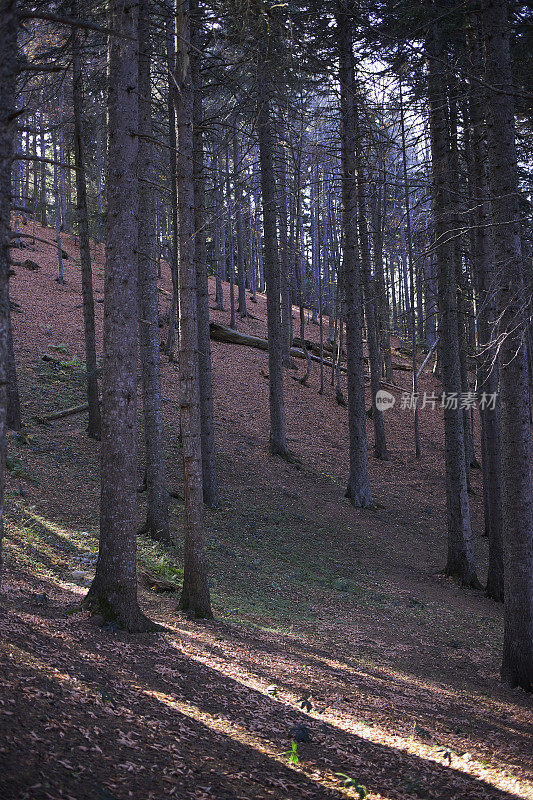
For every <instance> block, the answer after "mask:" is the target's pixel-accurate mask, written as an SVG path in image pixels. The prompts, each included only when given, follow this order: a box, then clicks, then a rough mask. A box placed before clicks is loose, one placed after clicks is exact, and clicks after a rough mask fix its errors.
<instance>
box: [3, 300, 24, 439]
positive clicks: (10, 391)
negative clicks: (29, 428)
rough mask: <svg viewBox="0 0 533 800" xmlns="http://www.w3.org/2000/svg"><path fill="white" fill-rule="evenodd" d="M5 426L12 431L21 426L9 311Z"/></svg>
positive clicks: (17, 429)
mask: <svg viewBox="0 0 533 800" xmlns="http://www.w3.org/2000/svg"><path fill="white" fill-rule="evenodd" d="M6 375H7V427H8V428H9V429H10V430H12V431H19V430H20V429H21V428H22V419H21V415H20V395H19V385H18V379H17V365H16V363H15V348H14V347H13V326H12V325H11V311H9V322H8V331H7V364H6Z"/></svg>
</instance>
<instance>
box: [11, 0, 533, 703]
mask: <svg viewBox="0 0 533 800" xmlns="http://www.w3.org/2000/svg"><path fill="white" fill-rule="evenodd" d="M0 3H1V4H2V5H1V6H0V8H1V9H2V13H3V17H5V19H6V20H8V23H9V24H8V27H7V29H6V30H7V31H8V34H9V35H8V34H6V35H7V39H6V41H7V43H8V44H7V47H5V48H4V49H3V51H2V62H1V63H2V69H4V70H5V75H6V79H5V80H4V81H2V86H1V87H0V91H1V98H2V104H3V105H2V109H1V113H2V115H3V116H2V125H3V127H2V129H1V131H0V139H1V147H2V148H3V149H2V150H1V152H0V155H1V157H2V159H3V161H2V165H3V166H2V170H4V171H3V172H2V181H3V182H2V185H1V189H0V193H1V202H2V204H3V205H2V225H3V226H4V227H3V228H2V229H0V234H1V236H3V237H4V238H3V239H2V240H1V241H0V246H2V247H4V250H2V259H3V260H2V262H1V264H0V281H3V283H2V284H1V286H0V354H3V358H2V360H1V366H0V406H1V409H4V410H5V402H4V401H5V397H4V395H5V384H6V381H7V383H8V385H9V389H10V391H9V392H8V402H7V421H8V424H11V425H12V426H13V427H17V426H19V425H20V413H19V411H18V410H17V403H16V400H17V394H16V391H15V387H16V371H15V362H14V355H13V352H14V350H13V341H12V337H11V328H10V320H9V303H8V294H7V279H8V276H9V269H10V267H9V261H8V256H7V252H8V251H7V248H8V247H9V246H10V240H8V235H9V233H8V228H9V225H8V222H7V221H6V220H7V219H8V217H9V208H10V206H9V203H10V200H9V186H8V179H7V177H6V176H8V173H9V170H10V166H9V163H10V160H12V159H13V148H14V150H15V151H16V152H15V154H14V155H15V164H14V168H13V170H12V179H13V180H12V194H13V201H12V203H11V207H12V208H13V211H14V212H15V215H14V227H15V228H16V231H14V233H16V237H15V236H14V237H12V238H13V239H14V241H15V242H17V243H18V242H20V241H22V239H23V237H24V235H25V234H24V232H23V231H22V228H23V227H24V225H25V221H26V220H28V221H29V220H30V217H31V216H33V218H34V220H35V219H39V220H40V221H41V222H42V223H43V224H50V225H53V227H54V228H55V234H56V244H57V261H58V271H57V272H58V278H59V279H60V280H66V281H67V282H68V280H69V269H68V267H67V266H66V263H65V264H63V262H62V247H61V241H62V236H63V232H64V231H71V232H73V233H74V234H75V235H76V236H77V237H78V240H79V246H80V262H81V283H82V295H83V319H84V331H85V360H86V377H87V400H88V404H89V426H88V432H89V435H90V436H92V437H94V438H96V439H97V438H98V437H99V436H100V435H101V437H102V452H101V456H102V502H101V543H100V553H99V558H98V566H97V573H96V576H95V580H94V582H93V585H92V586H91V590H90V592H89V595H88V600H87V603H88V605H89V606H90V607H91V608H97V607H98V608H102V609H104V610H105V612H106V613H108V614H112V615H114V616H116V618H117V619H119V621H120V622H121V623H122V624H124V626H125V627H127V628H128V629H131V630H133V629H139V628H143V627H145V626H146V625H147V624H148V623H147V622H146V620H145V619H144V618H143V616H142V614H141V612H140V610H139V608H138V605H137V599H136V584H135V529H136V494H135V487H136V483H137V476H136V447H137V422H138V420H137V413H136V396H137V363H138V356H139V354H140V369H141V389H142V398H143V414H144V442H145V446H144V448H143V449H144V452H145V464H144V467H145V475H146V488H147V521H146V525H145V528H144V530H145V531H146V532H147V533H148V534H149V535H150V536H152V537H153V538H155V539H159V540H160V541H162V542H164V543H166V544H170V545H174V544H175V543H176V537H175V536H174V533H173V532H172V531H171V526H170V522H169V515H168V493H167V489H166V480H165V452H164V431H163V410H162V409H163V406H162V396H161V394H162V393H161V380H160V358H161V352H163V353H164V354H165V355H166V356H167V357H168V358H169V359H170V360H172V361H177V362H178V363H177V365H176V367H177V369H178V370H179V381H180V416H179V427H180V432H181V445H182V456H183V475H184V493H185V517H184V532H185V549H184V567H185V577H184V584H183V590H182V595H181V599H180V607H181V608H182V610H183V611H185V612H186V613H188V614H190V615H192V616H196V617H209V616H211V614H212V611H211V605H210V597H209V584H208V578H207V557H206V552H205V543H204V538H205V523H204V503H206V504H207V505H214V504H215V503H216V502H217V495H218V481H217V472H216V459H215V424H214V411H213V406H214V403H213V386H212V375H211V349H210V338H209V282H208V277H209V276H212V277H213V279H214V287H215V293H214V294H215V296H214V301H215V306H216V309H217V311H218V312H219V313H221V314H223V313H224V314H228V318H227V319H228V322H229V324H230V326H232V327H237V326H239V327H241V326H244V325H248V322H245V321H243V319H244V317H252V316H253V315H251V314H250V313H249V312H250V309H251V308H252V306H251V305H249V304H250V303H253V302H255V301H256V299H257V298H256V295H257V293H258V292H265V291H266V303H267V330H268V367H269V375H268V379H269V444H270V450H271V452H272V453H273V454H275V455H278V456H281V457H282V458H284V459H286V460H287V461H289V462H291V461H292V460H293V456H292V454H291V453H290V450H289V448H288V445H287V437H286V430H285V411H286V408H285V401H286V398H285V392H284V380H285V372H284V370H285V369H293V368H294V364H293V362H292V358H291V346H293V345H295V346H297V347H299V348H302V350H303V354H304V356H305V357H306V362H305V364H306V367H305V369H304V372H303V375H302V376H299V377H297V376H294V377H297V380H299V382H300V383H301V384H302V385H304V386H308V387H309V386H310V385H312V376H313V372H312V368H313V366H314V364H315V363H316V362H319V365H320V366H319V367H318V368H317V369H320V373H319V374H320V378H319V383H318V382H317V389H318V391H319V392H320V393H321V394H324V395H327V378H328V374H327V369H328V368H329V369H330V370H331V376H330V377H331V385H332V386H333V385H334V386H335V398H336V400H337V402H338V403H339V404H340V405H344V404H345V397H344V389H345V388H347V435H348V440H349V474H348V479H347V490H346V495H347V497H348V498H349V499H350V501H351V502H352V503H353V504H354V505H355V506H359V507H362V508H365V507H370V506H371V505H372V504H373V497H372V491H371V487H370V481H369V469H368V455H367V451H368V442H367V424H370V423H369V422H368V421H367V420H368V417H370V415H371V417H372V423H371V424H372V426H373V429H374V442H373V445H374V456H375V457H376V458H377V459H379V460H386V459H388V458H389V447H388V445H390V442H387V438H386V433H385V425H384V423H385V422H386V416H385V415H383V414H382V413H381V410H380V408H379V407H378V404H377V402H376V398H377V396H378V392H379V390H380V388H381V387H382V386H384V385H386V384H394V383H395V382H396V381H397V375H396V373H395V367H396V365H395V356H394V355H393V352H394V349H393V348H395V347H398V348H399V350H401V351H402V352H404V353H405V354H407V353H408V354H409V357H410V369H411V370H412V382H411V386H412V392H413V397H412V398H411V401H410V408H414V410H415V413H414V419H413V422H414V439H415V448H414V455H415V457H416V458H418V457H419V456H420V457H422V458H423V457H424V448H423V447H422V438H423V417H422V409H421V408H420V407H419V405H417V401H418V404H420V400H421V398H417V396H416V395H417V393H418V382H417V376H418V370H419V369H420V363H421V361H422V356H423V357H424V358H428V359H429V357H430V355H432V354H436V355H437V358H436V361H435V364H434V372H435V379H436V380H438V381H439V382H440V387H439V388H440V389H441V390H442V391H441V394H440V397H441V403H440V404H439V410H441V411H442V413H443V416H444V435H445V448H444V462H445V475H446V478H445V492H446V505H447V525H446V527H447V544H448V548H447V549H448V555H447V560H446V566H445V572H446V574H448V575H449V576H450V577H452V578H454V579H455V580H457V581H458V582H460V583H461V584H462V585H464V586H467V587H472V588H473V587H479V586H480V583H479V581H478V577H477V569H476V562H475V556H474V548H473V539H474V535H475V533H476V532H475V530H473V529H472V523H471V520H470V508H469V490H471V487H470V471H471V469H472V468H474V467H475V466H476V463H477V462H476V457H475V456H476V448H477V447H478V446H479V449H480V453H481V461H482V469H483V499H484V514H485V526H484V527H485V532H486V534H487V535H488V537H489V569H488V576H487V585H486V591H487V594H488V595H489V596H490V597H491V598H493V599H494V600H498V601H501V600H502V599H504V597H505V615H506V626H505V653H504V659H503V666H502V675H503V676H504V677H505V678H506V679H507V680H509V681H510V682H511V683H516V684H519V685H522V686H524V688H528V686H529V685H530V683H531V679H530V676H531V663H532V661H533V657H532V656H531V648H532V645H531V643H532V641H533V631H532V626H533V622H532V620H533V611H532V607H531V604H532V599H531V598H532V596H533V590H532V585H531V577H530V576H531V569H532V565H531V563H530V562H531V558H530V555H531V535H532V534H531V527H532V518H531V515H532V508H531V466H530V421H531V408H530V397H529V393H530V392H531V386H532V385H533V384H532V369H531V367H532V364H531V352H532V345H531V338H532V323H531V302H530V301H529V296H530V295H531V286H532V283H533V275H532V273H531V267H530V254H531V250H532V244H531V241H532V238H533V230H532V229H531V224H530V222H529V216H530V214H529V212H530V209H531V200H532V198H531V186H530V183H528V182H527V179H526V176H525V175H524V174H522V172H521V165H523V164H526V165H528V164H529V161H530V149H529V150H528V147H529V148H530V141H531V139H530V137H531V116H530V113H529V111H528V109H527V107H526V106H527V102H526V101H527V98H528V96H529V95H528V94H527V91H529V90H528V89H527V86H528V85H529V84H527V80H528V79H527V77H524V75H525V73H526V72H527V69H525V66H527V64H528V63H529V62H528V60H527V56H525V55H524V54H522V53H519V52H518V51H519V50H520V44H519V41H522V40H521V39H520V36H522V37H523V36H524V34H523V20H522V19H518V17H517V16H516V15H515V14H513V13H511V14H509V8H508V7H507V5H506V3H505V0H482V2H480V3H476V4H471V5H469V6H468V8H467V9H464V8H463V7H460V6H454V5H453V4H450V3H449V2H448V0H435V1H434V0H431V1H430V0H428V2H426V3H421V4H413V3H411V2H408V0H400V2H397V3H389V2H382V3H379V4H378V5H377V6H376V7H375V8H374V7H373V8H372V10H371V13H372V15H373V16H372V24H371V25H369V24H368V20H366V19H365V17H364V15H365V13H366V11H367V10H368V6H365V5H364V4H363V5H362V6H361V5H360V4H359V5H356V4H355V3H353V2H352V0H335V2H331V3H330V2H328V3H326V4H319V3H315V2H307V3H300V4H296V5H293V6H290V7H289V6H280V7H278V6H276V5H274V6H269V5H268V4H265V3H264V2H262V0H253V2H252V3H251V4H249V5H248V6H246V7H243V6H242V5H240V4H236V3H233V2H230V0H227V2H226V3H224V4H222V5H220V6H217V7H216V8H215V7H213V8H211V7H210V8H207V7H206V6H205V5H204V4H202V3H199V2H197V0H186V2H184V3H182V2H180V3H175V2H174V1H173V0H165V2H163V3H158V4H156V5H154V4H153V3H152V2H151V0H121V2H119V0H112V2H111V7H110V11H111V18H110V22H109V23H106V25H105V26H104V25H100V24H99V23H98V19H97V6H96V5H94V6H93V4H91V3H85V4H82V3H79V2H77V0H68V3H66V5H65V8H68V14H69V16H68V17H67V18H66V19H65V16H64V15H62V14H59V10H58V9H59V8H60V6H57V9H56V10H57V14H56V13H55V12H54V10H46V11H45V10H43V9H42V8H38V7H35V8H33V10H27V9H26V8H25V10H24V11H23V12H21V17H22V18H23V19H24V20H25V25H24V33H23V36H21V38H20V41H19V44H20V46H21V48H22V49H23V51H24V53H25V54H26V55H27V58H28V61H27V62H24V61H23V62H21V67H22V69H23V70H25V72H24V78H22V73H21V76H19V80H18V85H15V87H13V82H12V75H13V74H14V72H15V66H16V65H15V61H14V58H15V56H13V41H12V30H13V24H14V23H13V19H14V16H13V15H14V13H15V12H14V9H15V6H14V3H13V2H10V1H9V0H0ZM55 8H56V7H55V6H54V9H55ZM511 11H513V9H511ZM213 21H216V25H213V24H212V22H213ZM137 24H138V25H139V30H138V38H139V42H138V44H137ZM176 24H177V32H178V35H177V37H175V36H174V33H175V25H176ZM10 25H11V27H9V26H10ZM15 27H16V25H15ZM414 31H416V32H417V33H416V36H417V42H418V41H422V40H425V42H426V46H425V48H421V49H419V47H418V44H417V45H416V46H413V43H414V41H415V40H414V33H413V32H414ZM519 34H520V36H519ZM10 37H11V38H10ZM106 40H108V56H109V81H108V85H107V94H106V90H105V88H104V86H103V83H102V80H101V73H102V70H103V66H104V60H105V59H104V55H105V53H104V50H105V42H106ZM515 40H516V41H515ZM517 42H518V44H517ZM176 48H177V49H176ZM422 51H423V53H422ZM363 54H364V56H363ZM363 58H370V59H373V58H374V60H375V63H376V64H377V63H378V62H379V63H380V65H381V66H380V70H379V71H377V72H376V74H375V75H371V76H369V74H368V70H366V69H365V62H363ZM513 69H514V71H515V73H516V74H515V75H513ZM71 77H72V94H71V92H70V85H69V81H70V78H71ZM513 81H514V83H513ZM519 81H522V83H523V84H524V85H525V86H526V91H525V92H523V93H520V92H517V84H518V83H519ZM106 96H107V110H108V119H107V123H106V120H105V114H104V105H105V98H106ZM71 98H72V103H71V102H70V99H71ZM8 108H9V109H13V108H17V122H16V130H15V128H14V125H13V122H12V120H11V116H10V115H11V114H12V111H7V110H6V109H8ZM517 114H518V115H519V117H520V125H521V136H520V137H516V136H515V130H514V120H515V118H516V116H517ZM10 136H11V137H12V145H9V142H8V139H9V137H10ZM106 136H107V138H108V150H107V162H106V157H105V153H104V142H105V139H106ZM10 147H11V149H10ZM72 172H74V175H73V174H72ZM105 196H106V197H107V203H105V202H104V197H105ZM74 205H75V208H76V215H75V218H73V215H72V213H71V211H72V208H73V207H74ZM524 210H525V213H524ZM104 225H105V239H106V270H105V304H104V312H105V313H104V317H105V318H104V354H103V375H102V408H101V411H100V402H99V397H98V379H97V376H98V375H99V372H100V370H99V364H98V352H97V344H96V330H95V319H94V297H93V286H92V272H91V253H90V237H93V238H96V239H98V240H101V239H102V232H103V229H104ZM19 229H20V230H19ZM35 234H36V231H35V222H33V236H34V237H35ZM27 235H28V234H26V236H27ZM17 237H18V238H17ZM2 242H4V244H2ZM165 261H166V262H168V265H169V267H170V270H171V274H172V289H173V291H172V297H171V299H170V303H169V306H170V307H169V308H168V332H166V331H165V332H164V338H165V341H164V343H163V344H162V346H161V342H160V334H159V329H160V326H163V324H164V320H163V319H159V315H158V311H159V308H158V306H159V303H158V279H159V277H160V275H161V274H163V273H162V270H164V269H167V268H168V267H167V266H166V264H165ZM224 280H227V281H228V282H229V293H228V297H227V298H226V305H224V299H225V298H224V289H223V281H224ZM160 288H162V287H160ZM247 291H248V292H249V295H247ZM164 296H166V293H165V292H164ZM6 304H7V305H6ZM294 306H297V307H298V311H299V320H298V324H297V329H298V330H297V331H296V333H297V335H295V332H294V330H293V327H294V324H293V307H294ZM306 317H307V320H306ZM178 318H179V330H178ZM306 324H307V328H306ZM314 325H317V326H318V327H317V328H316V329H315V328H314ZM306 331H307V337H308V338H307V339H306ZM310 331H313V332H315V331H316V337H315V335H314V333H313V334H310V333H309V332H310ZM309 338H311V339H312V340H313V341H309ZM315 339H316V340H315ZM528 348H529V350H528ZM528 358H529V363H528ZM366 364H368V370H367V371H368V373H369V374H366V372H365V370H366V366H365V365H366ZM408 369H409V368H408ZM344 375H346V383H345V384H344V383H343V381H344ZM366 379H369V381H370V387H369V388H370V393H369V394H370V400H371V410H367V408H366V402H365V395H366V391H365V380H366ZM474 381H475V382H476V383H475V387H474ZM215 388H216V387H215ZM392 388H393V389H394V386H393V387H392ZM474 389H475V390H474ZM498 393H499V397H498V396H497V395H498ZM484 397H485V398H489V399H488V401H487V399H485V401H483V402H481V400H482V398H484ZM491 398H492V399H491ZM472 399H473V400H476V399H477V401H478V402H477V404H478V406H479V422H480V425H479V426H478V421H477V418H476V416H475V414H474V410H473V408H472V405H473V404H474V403H473V402H470V401H471V400H472ZM463 401H464V402H463ZM3 413H5V411H2V410H0V462H1V451H2V447H3V446H4V445H3V444H2V436H3V435H4V434H3V433H2V430H3V428H2V426H3V425H5V419H4V417H2V416H1V415H2V414H3ZM435 413H436V409H435ZM419 420H420V425H419ZM175 423H176V425H177V424H178V420H175ZM478 427H479V431H478ZM419 428H420V429H419ZM391 453H392V457H393V459H394V452H393V449H392V448H391ZM376 468H379V465H377V466H376ZM473 480H474V479H472V481H473ZM0 484H1V481H0ZM0 494H1V485H0ZM474 502H475V501H474ZM504 551H505V559H504ZM504 560H505V564H504ZM528 681H529V683H528Z"/></svg>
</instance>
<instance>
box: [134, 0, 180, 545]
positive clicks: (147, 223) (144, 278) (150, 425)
mask: <svg viewBox="0 0 533 800" xmlns="http://www.w3.org/2000/svg"><path fill="white" fill-rule="evenodd" d="M150 58H151V49H150V21H149V17H148V0H139V134H140V135H139V153H138V164H139V175H142V176H143V178H145V179H146V181H151V182H152V183H153V182H154V164H153V145H152V143H151V142H150V139H151V137H152V117H151V82H150ZM154 216H155V215H154V190H153V188H152V186H151V185H150V183H147V182H145V181H139V246H138V262H139V313H140V324H139V345H140V360H141V375H142V398H143V418H144V441H145V462H146V490H147V516H146V526H145V530H146V532H147V534H148V535H149V536H150V537H151V538H152V539H155V540H156V541H160V542H165V543H166V544H171V543H172V537H171V535H170V529H169V524H168V492H167V490H166V479H165V453H164V447H163V408H162V401H161V376H160V372H159V321H158V301H157V266H156V263H155V260H154V245H155V242H154V238H155V232H156V230H155V224H154V223H155V219H154Z"/></svg>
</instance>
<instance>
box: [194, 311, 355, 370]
mask: <svg viewBox="0 0 533 800" xmlns="http://www.w3.org/2000/svg"><path fill="white" fill-rule="evenodd" d="M209 332H210V336H211V339H213V340H214V341H215V342H224V343H225V344H240V345H243V346H244V347H254V348H255V349H256V350H268V339H262V338H261V337H260V336H253V335H252V334H250V333H241V332H240V331H234V330H233V328H228V327H227V326H226V325H219V323H218V322H210V323H209ZM290 354H291V356H292V357H293V358H306V354H305V353H304V351H303V350H300V349H299V348H298V347H291V349H290ZM307 356H308V357H309V358H310V359H311V361H318V363H320V356H315V355H313V354H311V353H308V354H307ZM324 366H325V367H332V366H334V365H333V364H332V363H331V361H327V360H326V359H324ZM340 369H341V372H346V367H343V366H342V365H341V367H340Z"/></svg>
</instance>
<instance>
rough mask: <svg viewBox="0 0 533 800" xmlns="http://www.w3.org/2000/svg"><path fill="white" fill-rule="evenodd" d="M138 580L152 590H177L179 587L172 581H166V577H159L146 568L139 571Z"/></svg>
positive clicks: (160, 591)
mask: <svg viewBox="0 0 533 800" xmlns="http://www.w3.org/2000/svg"><path fill="white" fill-rule="evenodd" d="M139 581H140V582H141V583H142V585H143V586H144V587H145V588H146V589H150V590H151V591H152V592H159V593H162V592H177V591H178V589H179V588H180V587H179V586H178V584H177V583H175V582H174V581H167V580H166V578H161V577H160V576H159V575H156V574H155V573H153V572H151V571H150V570H148V569H144V570H141V571H140V572H139Z"/></svg>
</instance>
